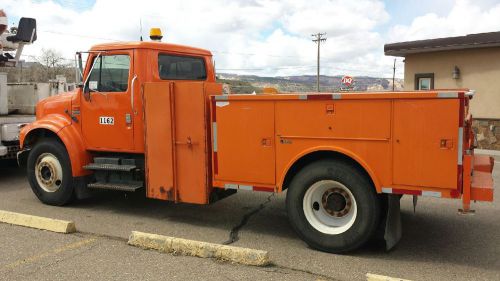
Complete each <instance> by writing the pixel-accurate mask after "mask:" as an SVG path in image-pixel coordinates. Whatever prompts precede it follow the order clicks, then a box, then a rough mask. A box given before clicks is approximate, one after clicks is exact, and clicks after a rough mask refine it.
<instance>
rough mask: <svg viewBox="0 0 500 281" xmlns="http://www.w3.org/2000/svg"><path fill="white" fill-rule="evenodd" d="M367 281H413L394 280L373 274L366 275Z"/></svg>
mask: <svg viewBox="0 0 500 281" xmlns="http://www.w3.org/2000/svg"><path fill="white" fill-rule="evenodd" d="M366 280H367V281H411V280H408V279H401V278H394V277H389V276H383V275H377V274H372V273H367V274H366Z"/></svg>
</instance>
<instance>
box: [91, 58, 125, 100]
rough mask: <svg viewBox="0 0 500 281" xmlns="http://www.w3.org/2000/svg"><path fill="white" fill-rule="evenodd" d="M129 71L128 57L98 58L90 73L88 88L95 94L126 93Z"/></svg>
mask: <svg viewBox="0 0 500 281" xmlns="http://www.w3.org/2000/svg"><path fill="white" fill-rule="evenodd" d="M129 70H130V57H129V56H128V55H109V56H100V57H98V58H97V59H96V61H95V65H94V69H93V70H92V72H91V73H90V77H89V82H88V87H89V89H90V90H91V91H97V92H126V91H127V88H128V76H129Z"/></svg>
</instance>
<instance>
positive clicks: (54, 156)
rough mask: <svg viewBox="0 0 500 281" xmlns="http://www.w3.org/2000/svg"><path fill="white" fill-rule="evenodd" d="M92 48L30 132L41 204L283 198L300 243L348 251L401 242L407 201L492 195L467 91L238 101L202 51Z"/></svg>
mask: <svg viewBox="0 0 500 281" xmlns="http://www.w3.org/2000/svg"><path fill="white" fill-rule="evenodd" d="M86 53H87V54H88V58H87V63H86V66H85V67H81V68H80V69H81V73H82V75H81V76H82V81H83V82H82V83H81V87H80V88H79V89H78V90H77V91H76V92H73V93H68V94H63V95H59V96H54V97H50V98H47V99H45V100H42V101H41V102H39V103H38V105H37V108H36V117H37V119H36V121H35V122H33V123H31V124H29V125H26V126H25V127H23V128H22V130H21V134H20V143H21V146H22V149H23V150H22V152H20V153H19V154H18V161H19V163H20V164H24V165H26V167H27V172H28V178H29V182H30V184H31V187H32V189H33V191H34V193H35V194H36V196H37V197H38V198H39V199H40V200H41V201H42V202H43V203H46V204H49V205H64V204H67V203H69V202H70V201H71V200H72V199H74V198H79V197H81V196H84V195H85V194H86V192H87V191H88V190H91V189H111V190H118V191H125V192H133V191H138V190H141V189H144V190H145V194H146V196H147V197H148V198H154V199H159V200H168V201H173V202H177V203H193V204H210V203H212V202H215V201H217V200H219V199H222V198H224V197H226V196H228V195H231V194H233V193H235V192H236V191H238V190H250V191H259V192H274V193H280V192H283V191H285V190H286V191H287V198H286V208H287V212H288V217H289V220H290V223H291V225H292V226H293V228H294V229H295V230H296V231H297V233H298V235H299V236H300V237H301V238H302V239H303V240H305V241H306V242H307V243H308V244H309V245H310V246H312V247H314V248H316V249H319V250H323V251H328V252H335V253H338V252H345V251H351V250H353V249H356V248H358V247H360V246H361V245H362V244H363V243H365V242H366V241H367V240H369V239H370V238H371V237H373V236H374V234H375V233H380V231H378V230H379V229H381V230H383V231H385V232H382V233H385V235H384V237H385V239H386V240H387V243H388V247H391V246H393V245H394V244H395V243H396V242H397V240H398V239H399V237H400V234H401V230H400V222H399V199H400V197H401V196H402V195H412V196H430V197H438V198H454V199H461V200H462V201H463V209H462V212H464V213H466V212H469V211H470V202H471V200H474V201H492V199H493V182H492V176H491V174H492V168H493V160H492V159H491V158H489V157H484V156H478V155H474V141H473V140H474V137H473V131H472V129H471V123H472V118H471V116H470V114H469V100H470V99H471V98H472V96H473V93H472V92H470V91H467V90H443V91H440V90H435V91H425V92H424V91H421V92H384V93H278V94H276V93H272V94H271V93H269V94H266V93H264V94H257V95H233V94H228V93H225V92H224V90H223V87H222V85H221V84H218V83H216V80H215V70H214V65H213V63H212V54H211V53H210V52H209V51H206V50H202V49H198V48H192V47H187V46H180V45H174V44H167V43H162V42H130V43H111V44H101V45H96V46H94V47H93V48H92V49H91V50H90V51H89V52H86ZM77 57H78V58H79V61H80V65H82V63H81V57H82V53H77Z"/></svg>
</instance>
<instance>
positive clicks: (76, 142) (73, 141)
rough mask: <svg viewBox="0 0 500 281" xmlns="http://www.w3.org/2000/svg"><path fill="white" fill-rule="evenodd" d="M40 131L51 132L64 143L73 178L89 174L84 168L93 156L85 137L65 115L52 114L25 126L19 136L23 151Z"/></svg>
mask: <svg viewBox="0 0 500 281" xmlns="http://www.w3.org/2000/svg"><path fill="white" fill-rule="evenodd" d="M40 129H41V130H48V131H51V132H52V133H54V134H55V135H57V137H59V139H60V140H61V141H62V143H63V144H64V146H65V147H66V150H67V151H68V155H69V158H70V160H71V170H72V174H73V177H79V176H84V175H88V174H89V172H88V171H87V170H84V169H83V166H84V165H86V164H88V163H90V162H91V160H92V158H91V155H90V154H89V153H88V152H87V150H86V149H85V145H84V143H83V137H82V136H81V134H80V131H79V130H78V128H77V127H76V126H74V125H73V124H72V123H71V121H70V120H69V119H68V118H66V116H64V115H60V114H50V115H47V116H44V117H43V118H42V119H39V120H36V121H35V122H33V123H31V124H29V125H26V126H24V127H23V128H22V129H21V132H20V134H19V142H20V146H21V149H22V148H23V147H24V146H25V144H26V140H29V139H30V137H35V136H34V135H35V134H37V133H38V132H40Z"/></svg>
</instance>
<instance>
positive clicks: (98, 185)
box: [87, 182, 142, 192]
mask: <svg viewBox="0 0 500 281" xmlns="http://www.w3.org/2000/svg"><path fill="white" fill-rule="evenodd" d="M87 187H88V188H92V189H108V190H118V191H129V192H134V191H136V190H138V189H140V188H142V184H141V183H132V184H126V183H109V182H94V183H89V184H88V185H87Z"/></svg>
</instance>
